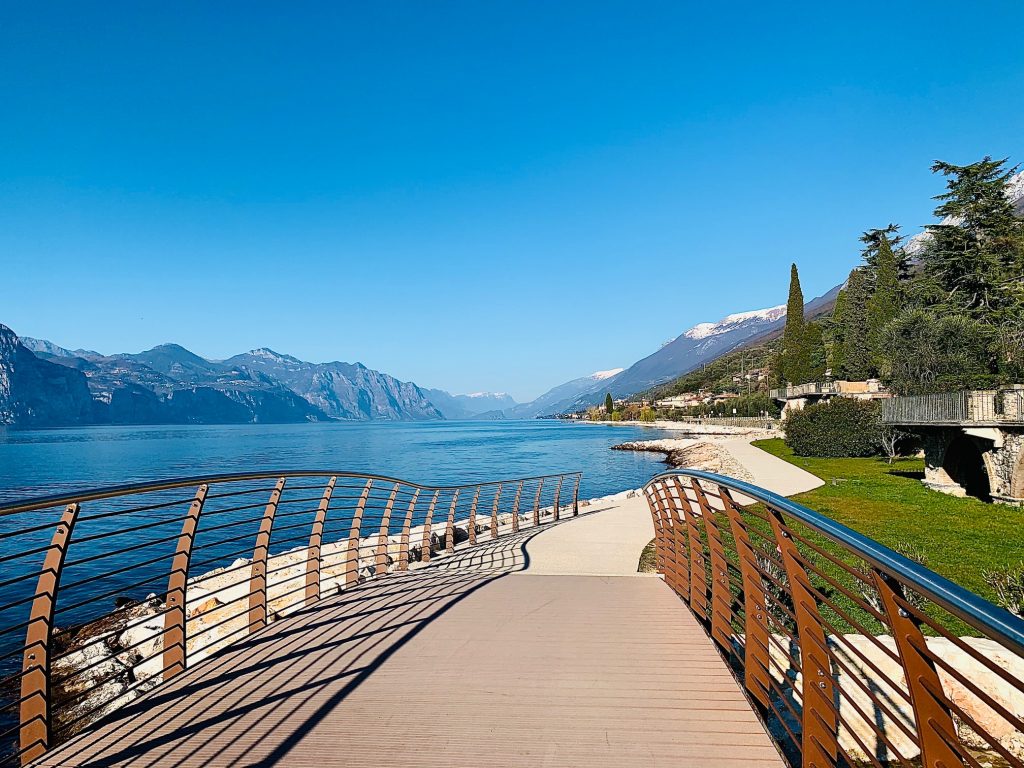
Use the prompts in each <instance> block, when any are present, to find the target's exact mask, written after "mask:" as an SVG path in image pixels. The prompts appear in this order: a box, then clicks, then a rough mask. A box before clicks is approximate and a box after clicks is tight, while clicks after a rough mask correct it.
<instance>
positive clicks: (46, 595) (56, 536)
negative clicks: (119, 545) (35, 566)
mask: <svg viewBox="0 0 1024 768" xmlns="http://www.w3.org/2000/svg"><path fill="white" fill-rule="evenodd" d="M80 510H81V507H80V505H79V504H76V503H71V504H68V506H67V507H66V508H65V509H64V513H63V514H62V515H61V518H60V522H58V523H57V528H56V530H55V531H54V532H53V538H52V539H51V541H50V547H49V550H48V551H47V553H46V558H45V559H44V560H43V567H42V570H41V572H40V574H39V581H38V582H36V592H35V598H34V599H33V601H32V611H31V613H30V615H29V626H28V631H27V632H26V635H25V653H24V659H23V661H22V670H23V671H24V672H25V675H24V677H22V679H21V698H22V701H21V706H20V707H19V709H20V718H21V725H20V728H19V731H18V744H19V749H20V751H21V760H22V764H23V765H27V764H28V763H30V762H32V761H33V760H35V759H36V758H37V757H40V756H41V755H42V754H43V753H45V752H46V750H47V749H49V747H50V742H51V740H52V732H51V729H52V724H53V723H52V712H51V711H50V710H51V704H52V701H51V697H50V663H51V660H50V657H51V655H52V654H53V614H54V610H55V607H56V604H57V593H58V590H59V588H60V577H61V572H62V570H63V567H64V559H65V557H66V556H67V551H68V544H69V543H70V541H71V535H72V533H73V532H74V530H75V523H76V521H77V519H78V513H79V511H80Z"/></svg>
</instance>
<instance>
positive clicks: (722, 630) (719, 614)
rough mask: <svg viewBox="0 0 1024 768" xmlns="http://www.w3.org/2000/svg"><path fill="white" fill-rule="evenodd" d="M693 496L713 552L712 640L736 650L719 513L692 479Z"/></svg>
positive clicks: (725, 647)
mask: <svg viewBox="0 0 1024 768" xmlns="http://www.w3.org/2000/svg"><path fill="white" fill-rule="evenodd" d="M690 482H691V483H692V484H693V493H694V495H695V496H696V497H697V504H698V505H699V506H700V511H701V518H702V519H703V520H704V530H705V531H706V532H707V536H708V549H710V550H711V637H712V638H713V639H714V640H715V641H716V642H717V643H718V644H719V645H720V646H721V647H722V649H723V650H725V651H726V652H731V651H732V590H730V588H729V561H728V560H727V559H726V557H725V546H724V545H723V543H722V532H721V531H720V530H719V529H718V520H717V517H716V515H715V511H714V510H713V509H712V508H711V504H710V503H708V499H707V496H706V495H705V494H704V489H703V488H701V487H700V483H699V482H698V481H697V480H695V479H691V481H690Z"/></svg>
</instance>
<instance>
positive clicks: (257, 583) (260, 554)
mask: <svg viewBox="0 0 1024 768" xmlns="http://www.w3.org/2000/svg"><path fill="white" fill-rule="evenodd" d="M284 484H285V478H283V477H282V478H280V479H279V480H278V481H277V485H275V486H274V490H273V491H271V492H270V501H269V502H267V506H266V509H264V510H263V518H262V519H261V520H260V530H259V533H257V534H256V548H255V549H254V550H253V553H252V569H251V571H250V575H249V634H252V633H253V632H255V631H257V630H259V629H262V628H263V627H265V626H267V559H268V558H269V555H270V534H271V533H272V532H273V530H274V515H275V514H276V513H277V504H278V502H279V501H280V500H281V494H282V493H283V492H284Z"/></svg>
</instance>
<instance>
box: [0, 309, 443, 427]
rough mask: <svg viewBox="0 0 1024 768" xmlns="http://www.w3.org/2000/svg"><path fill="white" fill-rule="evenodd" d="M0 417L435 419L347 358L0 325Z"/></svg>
mask: <svg viewBox="0 0 1024 768" xmlns="http://www.w3.org/2000/svg"><path fill="white" fill-rule="evenodd" d="M0 328H2V329H3V330H4V331H5V332H6V335H3V336H0V423H6V424H14V425H17V426H45V427H49V426H64V425H68V424H248V423H293V422H303V421H326V420H328V419H330V418H339V419H361V420H362V419H365V420H369V419H391V420H398V419H440V418H443V417H442V415H441V413H440V412H439V411H438V410H437V408H435V407H434V406H433V405H432V404H431V402H430V400H429V398H427V396H426V395H425V394H424V392H423V390H421V389H420V388H419V387H417V386H416V385H415V384H412V383H410V382H403V381H399V380H398V379H395V378H394V377H392V376H388V375H387V374H384V373H380V372H379V371H374V370H371V369H369V368H367V367H366V366H364V365H361V364H358V363H356V364H349V363H339V362H336V363H307V362H303V361H301V360H297V359H296V358H293V357H289V356H287V355H279V354H277V353H276V352H272V351H271V350H266V349H261V350H253V351H252V352H248V353H246V354H244V355H237V356H235V357H233V358H231V359H230V360H225V361H222V362H220V361H213V360H206V359H205V358H202V357H200V356H199V355H196V354H194V353H192V352H190V351H189V350H187V349H185V348H184V347H181V346H178V345H177V344H162V345H160V346H159V347H154V348H153V349H151V350H147V351H146V352H140V353H138V354H122V355H101V354H99V353H96V352H88V351H85V350H77V351H74V352H72V351H70V350H67V349H65V348H63V347H59V346H57V345H56V344H53V343H51V342H48V341H45V340H41V339H31V340H30V344H31V345H32V348H33V349H35V350H37V351H36V352H35V353H33V352H32V351H30V350H29V349H28V348H27V347H26V346H25V345H23V344H20V343H19V342H18V338H17V337H16V336H15V335H14V333H13V332H12V331H10V329H7V328H5V327H4V326H0Z"/></svg>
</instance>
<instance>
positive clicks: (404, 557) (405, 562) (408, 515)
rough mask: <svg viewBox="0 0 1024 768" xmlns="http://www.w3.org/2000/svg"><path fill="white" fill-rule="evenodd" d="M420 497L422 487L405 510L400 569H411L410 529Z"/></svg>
mask: <svg viewBox="0 0 1024 768" xmlns="http://www.w3.org/2000/svg"><path fill="white" fill-rule="evenodd" d="M419 497H420V489H419V488H417V489H416V490H415V491H414V492H413V494H412V501H410V502H409V508H408V509H407V510H406V511H405V521H404V522H403V523H402V539H401V542H400V543H399V545H398V570H400V571H407V570H409V530H410V529H411V528H412V513H413V511H414V510H415V509H416V501H417V499H419Z"/></svg>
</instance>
